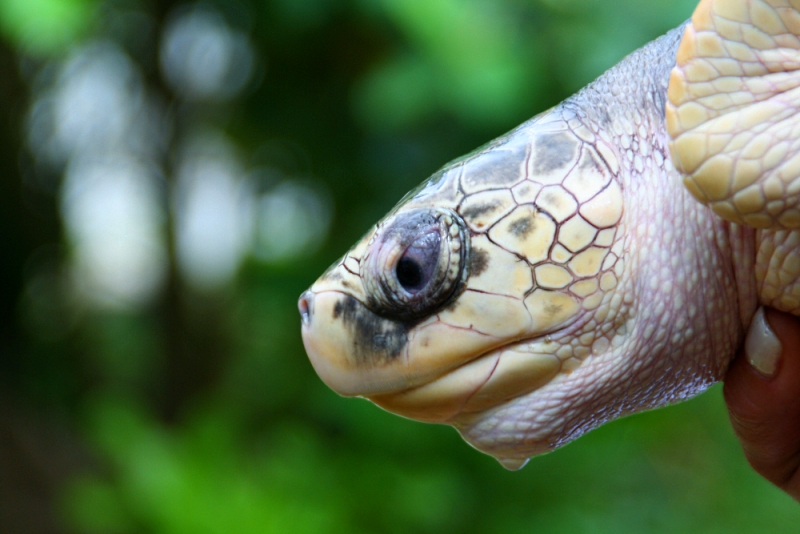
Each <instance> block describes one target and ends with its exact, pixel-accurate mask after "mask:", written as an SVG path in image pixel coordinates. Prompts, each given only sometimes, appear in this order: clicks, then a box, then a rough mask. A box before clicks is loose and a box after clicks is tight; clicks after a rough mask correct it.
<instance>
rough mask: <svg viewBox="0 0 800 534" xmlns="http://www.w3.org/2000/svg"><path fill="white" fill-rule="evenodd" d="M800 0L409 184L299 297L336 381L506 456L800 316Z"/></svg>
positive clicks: (666, 397)
mask: <svg viewBox="0 0 800 534" xmlns="http://www.w3.org/2000/svg"><path fill="white" fill-rule="evenodd" d="M799 36H800V1H798V0H702V1H701V2H700V3H699V4H698V6H697V7H696V10H695V12H694V14H693V15H692V18H691V19H690V20H688V21H686V22H685V23H683V24H682V25H681V26H679V27H678V28H675V29H674V30H672V31H670V32H668V33H667V34H666V35H664V36H662V37H661V38H659V39H657V40H655V41H653V42H651V43H650V44H648V45H646V46H644V47H643V48H641V49H639V50H638V51H635V52H633V53H632V54H630V55H629V56H627V57H626V58H624V59H623V60H622V61H621V62H620V63H619V64H617V65H616V66H615V67H613V68H611V69H610V70H609V71H607V72H606V73H605V74H603V75H602V76H600V77H599V78H598V79H597V80H595V81H594V82H593V83H591V84H590V85H588V86H587V87H585V88H584V89H582V90H581V91H579V92H578V93H577V94H575V95H574V96H572V97H570V98H568V99H567V100H565V101H564V102H562V103H561V104H559V105H557V106H555V107H553V108H552V109H549V110H547V111H545V112H543V113H541V114H539V115H537V116H535V117H534V118H532V119H530V120H529V121H527V122H525V123H523V124H522V125H520V126H519V127H517V128H515V129H513V130H512V131H510V132H509V133H507V134H505V135H503V136H501V137H499V138H497V139H495V140H493V141H491V142H489V143H488V144H486V145H485V146H482V147H480V148H478V149H477V150H475V151H473V152H471V153H470V154H467V155H466V156H464V157H462V158H460V159H457V160H455V161H453V162H450V163H448V164H447V165H445V166H444V167H443V168H442V169H440V170H439V171H438V172H436V173H434V174H433V175H432V176H431V177H430V178H428V179H427V180H425V181H424V182H423V183H422V184H421V185H420V186H419V187H418V188H416V189H414V190H413V191H411V192H410V193H409V194H407V195H406V196H405V197H404V198H403V199H402V200H401V201H400V202H399V203H398V205H397V206H396V207H395V208H394V209H393V210H392V211H390V212H389V213H388V214H387V215H386V216H385V217H384V218H383V219H381V220H380V221H379V222H378V223H377V224H376V225H375V226H374V227H373V228H372V229H371V230H369V231H368V232H367V234H366V235H365V236H364V237H363V238H362V239H361V240H360V241H358V243H357V244H356V245H355V246H354V247H353V248H352V249H351V250H350V251H349V252H347V253H346V254H345V255H344V256H343V257H342V258H341V259H340V260H339V261H337V262H335V263H334V264H333V265H332V266H331V267H330V268H329V269H328V270H327V271H326V272H325V273H324V274H323V275H322V276H321V277H320V278H319V279H318V280H317V281H316V282H315V283H314V284H313V285H312V286H311V288H310V289H309V290H308V291H306V292H305V293H303V295H302V296H301V297H300V300H299V304H298V306H299V309H300V313H301V316H302V336H303V341H304V345H305V348H306V351H307V353H308V356H309V358H310V360H311V363H312V365H313V367H314V369H315V370H316V372H317V374H318V375H319V376H320V378H321V379H322V380H323V381H324V382H325V383H326V384H327V385H328V386H330V387H331V388H332V389H333V390H334V391H336V392H338V393H339V394H341V395H345V396H360V397H365V398H367V399H369V400H371V401H372V402H373V403H375V404H376V405H378V406H380V407H382V408H384V409H386V410H388V411H391V412H394V413H397V414H399V415H401V416H404V417H408V418H411V419H416V420H420V421H425V422H432V423H442V424H449V425H452V426H453V427H454V428H455V429H456V430H458V432H459V433H460V434H461V435H462V436H463V437H464V439H465V440H466V441H467V442H468V443H469V444H471V445H472V446H473V447H475V448H476V449H478V450H480V451H482V452H484V453H486V454H489V455H491V456H493V457H495V458H496V459H497V460H499V461H500V463H501V464H502V465H503V466H505V467H506V468H508V469H512V470H514V469H519V468H521V467H522V466H523V465H525V463H526V462H527V461H528V459H529V458H531V457H533V456H535V455H537V454H541V453H544V452H548V451H551V450H553V449H555V448H557V447H559V446H562V445H564V444H566V443H568V442H570V441H571V440H573V439H576V438H577V437H579V436H581V435H582V434H584V433H585V432H587V431H589V430H591V429H593V428H595V427H597V426H599V425H601V424H603V423H605V422H608V421H611V420H613V419H616V418H619V417H623V416H626V415H628V414H632V413H635V412H640V411H643V410H648V409H652V408H656V407H660V406H664V405H667V404H671V403H675V402H678V401H681V400H684V399H688V398H690V397H692V396H695V395H697V394H699V393H701V392H702V391H704V390H705V389H707V388H708V387H709V386H710V385H712V384H714V383H715V382H717V381H719V380H720V379H721V378H722V377H723V376H724V374H725V372H726V370H727V368H728V366H729V364H730V362H731V361H732V359H733V358H734V357H735V354H736V352H737V350H738V349H739V348H740V346H741V345H742V343H743V341H744V339H745V336H746V333H747V330H748V327H749V325H750V324H751V322H752V321H753V320H754V316H756V312H757V310H758V309H760V306H771V307H774V308H777V309H779V310H782V311H785V312H790V313H793V314H795V315H800V123H799V122H798V121H797V109H798V103H800V89H799V88H798V87H800V75H798V74H797V73H798V72H800V70H799V69H800V37H799Z"/></svg>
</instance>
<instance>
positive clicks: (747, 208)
mask: <svg viewBox="0 0 800 534" xmlns="http://www.w3.org/2000/svg"><path fill="white" fill-rule="evenodd" d="M798 7H800V2H796V1H792V2H789V1H788V0H751V1H742V0H703V1H702V2H700V4H699V5H698V6H697V9H696V10H695V13H694V15H693V16H692V24H691V25H689V26H688V27H687V28H686V31H685V35H684V37H683V39H682V41H681V45H680V47H679V49H678V53H677V58H676V66H675V69H674V70H673V72H672V76H671V79H670V85H669V103H668V105H667V114H666V116H667V129H668V131H669V134H670V136H671V137H672V143H671V150H672V155H673V159H674V161H675V163H676V165H677V167H678V169H679V170H680V171H681V172H682V173H683V174H684V176H685V180H684V182H685V184H686V187H687V188H688V189H689V191H691V192H692V194H693V195H694V196H695V198H697V199H698V200H699V201H701V202H703V203H705V204H708V205H709V206H711V208H712V209H713V210H714V211H715V212H716V213H717V214H718V215H720V216H721V217H723V218H725V219H727V220H729V221H732V222H737V223H741V224H747V225H749V226H752V227H754V228H763V229H764V230H761V231H759V233H758V236H757V242H758V257H757V261H756V277H757V283H758V287H759V296H760V297H761V301H762V302H763V303H764V304H766V305H769V306H772V307H775V308H778V309H780V310H782V311H786V312H790V313H794V314H795V315H797V314H800V283H798V279H800V236H798V234H797V232H795V231H792V230H794V229H797V228H798V227H800V127H798V122H797V115H798V111H797V110H798V105H800V37H798V35H800V12H798V9H797V8H798Z"/></svg>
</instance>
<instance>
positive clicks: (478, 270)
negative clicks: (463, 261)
mask: <svg viewBox="0 0 800 534" xmlns="http://www.w3.org/2000/svg"><path fill="white" fill-rule="evenodd" d="M488 267H489V253H488V252H486V251H485V250H482V249H479V248H473V249H472V250H470V251H469V275H470V276H480V275H481V274H482V273H483V272H484V271H486V269H487V268H488Z"/></svg>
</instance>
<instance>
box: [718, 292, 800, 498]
mask: <svg viewBox="0 0 800 534" xmlns="http://www.w3.org/2000/svg"><path fill="white" fill-rule="evenodd" d="M724 395H725V402H726V403H727V405H728V411H729V413H730V417H731V422H732V423H733V429H734V431H735V432H736V434H737V436H738V437H739V440H740V441H741V442H742V448H743V449H744V453H745V456H746V457H747V460H748V462H750V465H751V466H752V467H753V469H755V470H756V472H758V473H759V474H760V475H761V476H763V477H764V478H766V479H767V480H769V481H770V482H772V483H773V484H775V485H776V486H778V487H779V488H781V489H783V490H784V491H786V492H787V493H788V494H789V495H791V496H792V497H794V498H795V499H796V500H799V501H800V470H798V467H799V466H800V319H798V318H796V317H794V316H792V315H789V314H786V313H781V312H778V311H775V310H773V309H764V308H759V310H758V312H757V313H756V315H755V317H754V318H753V323H752V324H751V326H750V330H749V332H748V334H747V340H746V341H745V348H744V350H742V351H740V354H739V355H738V356H737V358H736V359H735V360H734V361H733V363H732V364H731V367H730V369H728V373H727V375H726V377H725V387H724Z"/></svg>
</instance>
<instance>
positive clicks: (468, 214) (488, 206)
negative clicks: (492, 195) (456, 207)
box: [461, 202, 500, 219]
mask: <svg viewBox="0 0 800 534" xmlns="http://www.w3.org/2000/svg"><path fill="white" fill-rule="evenodd" d="M499 206H500V205H499V204H498V203H497V202H487V203H485V204H478V205H477V206H470V207H469V208H467V209H465V210H464V211H462V212H461V216H462V217H464V218H465V219H475V218H476V217H480V216H481V215H485V214H486V213H491V212H493V211H495V210H496V209H497V208H498V207H499Z"/></svg>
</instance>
